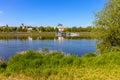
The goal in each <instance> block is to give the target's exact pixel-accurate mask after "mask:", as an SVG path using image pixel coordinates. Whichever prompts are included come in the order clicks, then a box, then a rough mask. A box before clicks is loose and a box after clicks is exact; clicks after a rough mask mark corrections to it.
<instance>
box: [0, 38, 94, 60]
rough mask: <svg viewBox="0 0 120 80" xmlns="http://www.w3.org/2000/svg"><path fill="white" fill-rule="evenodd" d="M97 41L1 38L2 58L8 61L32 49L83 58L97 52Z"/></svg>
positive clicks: (82, 39)
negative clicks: (45, 49)
mask: <svg viewBox="0 0 120 80" xmlns="http://www.w3.org/2000/svg"><path fill="white" fill-rule="evenodd" d="M95 42H96V40H94V39H89V38H88V39H85V38H81V37H41V36H33V37H32V36H24V37H22V36H14V37H4V38H3V37H2V38H1V37H0V57H1V56H2V57H4V58H5V59H6V60H8V59H9V58H10V56H13V55H14V54H16V53H17V52H21V51H26V50H30V49H34V50H40V49H44V48H45V47H47V48H48V49H49V50H55V51H61V52H64V53H67V54H75V55H78V56H81V55H82V54H85V53H88V52H96V46H95Z"/></svg>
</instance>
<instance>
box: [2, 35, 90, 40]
mask: <svg viewBox="0 0 120 80" xmlns="http://www.w3.org/2000/svg"><path fill="white" fill-rule="evenodd" d="M54 39H55V40H59V41H63V40H65V39H91V38H90V37H80V36H67V37H62V36H59V37H42V36H0V40H5V41H8V40H21V41H24V40H30V41H32V40H54Z"/></svg>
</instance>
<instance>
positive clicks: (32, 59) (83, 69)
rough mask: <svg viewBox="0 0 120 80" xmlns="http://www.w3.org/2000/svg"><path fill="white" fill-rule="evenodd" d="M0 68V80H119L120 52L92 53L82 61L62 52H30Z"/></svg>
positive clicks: (12, 59) (18, 56) (18, 55)
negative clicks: (1, 79)
mask: <svg viewBox="0 0 120 80" xmlns="http://www.w3.org/2000/svg"><path fill="white" fill-rule="evenodd" d="M5 64H6V67H2V66H0V70H1V69H3V71H1V75H3V76H1V77H5V76H6V77H5V79H7V78H10V79H13V78H17V79H19V78H21V79H23V80H25V79H29V80H46V79H47V80H51V79H52V80H96V79H97V80H119V79H120V73H119V72H120V68H119V67H120V52H111V53H107V54H103V55H96V54H94V53H89V54H86V55H83V56H82V57H77V56H75V55H64V54H62V53H60V52H53V53H45V52H44V53H42V52H37V51H32V50H30V51H27V52H26V53H24V54H17V55H14V56H13V57H11V59H10V60H9V61H8V62H7V63H5Z"/></svg>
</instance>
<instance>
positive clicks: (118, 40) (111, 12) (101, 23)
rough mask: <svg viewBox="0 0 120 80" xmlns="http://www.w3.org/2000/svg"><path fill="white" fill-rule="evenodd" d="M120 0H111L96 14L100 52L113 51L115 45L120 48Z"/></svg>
mask: <svg viewBox="0 0 120 80" xmlns="http://www.w3.org/2000/svg"><path fill="white" fill-rule="evenodd" d="M119 4H120V0H109V1H108V4H107V5H105V7H104V8H103V10H102V11H101V12H99V13H98V14H97V15H96V20H95V26H96V27H97V28H98V32H99V33H101V34H99V35H98V36H99V37H100V41H99V43H98V48H99V50H100V53H102V52H109V51H112V48H113V47H119V48H120V5H119Z"/></svg>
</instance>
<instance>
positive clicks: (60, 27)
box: [57, 24, 66, 32]
mask: <svg viewBox="0 0 120 80" xmlns="http://www.w3.org/2000/svg"><path fill="white" fill-rule="evenodd" d="M65 28H66V27H65V26H63V25H62V24H58V26H57V29H58V31H59V32H63V31H64V29H65Z"/></svg>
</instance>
